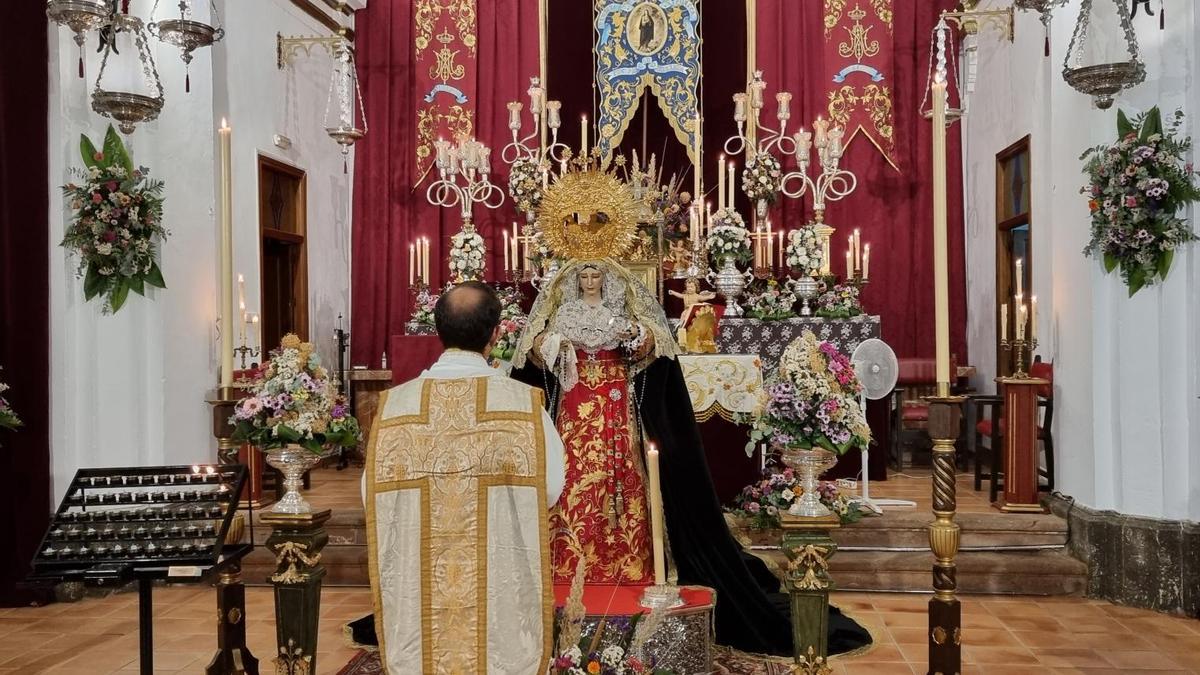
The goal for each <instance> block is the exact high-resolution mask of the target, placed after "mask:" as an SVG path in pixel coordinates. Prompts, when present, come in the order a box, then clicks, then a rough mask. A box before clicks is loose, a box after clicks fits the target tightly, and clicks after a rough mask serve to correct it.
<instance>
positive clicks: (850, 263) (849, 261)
mask: <svg viewBox="0 0 1200 675" xmlns="http://www.w3.org/2000/svg"><path fill="white" fill-rule="evenodd" d="M853 278H854V255H853V253H852V252H851V251H850V249H849V248H847V249H846V280H847V281H849V280H850V279H853Z"/></svg>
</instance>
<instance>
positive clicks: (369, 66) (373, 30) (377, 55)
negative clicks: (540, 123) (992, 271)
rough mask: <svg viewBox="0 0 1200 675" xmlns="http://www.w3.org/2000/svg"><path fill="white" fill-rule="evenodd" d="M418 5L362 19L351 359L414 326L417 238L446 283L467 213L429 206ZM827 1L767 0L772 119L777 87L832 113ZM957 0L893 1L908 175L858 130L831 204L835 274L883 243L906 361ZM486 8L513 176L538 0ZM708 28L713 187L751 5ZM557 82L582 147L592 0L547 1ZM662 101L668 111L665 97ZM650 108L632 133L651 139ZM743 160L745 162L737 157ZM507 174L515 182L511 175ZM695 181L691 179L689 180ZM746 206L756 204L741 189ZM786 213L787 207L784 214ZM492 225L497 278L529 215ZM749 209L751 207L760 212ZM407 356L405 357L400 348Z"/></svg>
mask: <svg viewBox="0 0 1200 675" xmlns="http://www.w3.org/2000/svg"><path fill="white" fill-rule="evenodd" d="M411 4H412V3H406V2H399V3H397V2H375V3H370V4H369V5H368V7H367V9H366V10H365V11H364V12H361V13H360V14H359V20H358V29H359V30H358V45H357V46H358V59H359V68H360V76H361V78H362V86H363V97H364V100H365V103H366V106H367V115H368V117H369V119H371V120H373V123H372V131H371V133H370V134H369V135H368V136H367V138H365V139H363V140H362V141H361V142H360V143H359V144H358V147H357V149H356V159H355V172H356V176H355V208H354V241H353V275H352V284H353V332H352V338H353V339H352V342H353V348H352V363H353V364H355V365H372V366H377V365H378V364H379V359H380V356H381V354H382V353H383V351H384V350H386V349H387V344H388V343H387V341H388V338H389V337H390V336H391V335H393V334H399V333H402V332H403V324H404V322H405V321H406V320H407V318H408V316H409V313H410V307H411V297H410V295H409V293H408V289H407V273H408V243H409V242H410V241H411V240H412V239H413V238H414V237H416V236H421V235H424V236H427V237H429V238H430V241H431V242H432V243H431V246H432V259H433V261H434V264H433V269H432V270H431V272H432V274H433V277H434V281H435V283H440V282H443V281H444V280H445V278H446V270H445V263H444V261H445V260H446V246H447V239H448V237H449V236H450V235H451V234H453V233H454V232H455V231H457V230H458V227H459V218H458V215H457V213H456V212H448V213H440V212H439V210H438V209H434V208H432V207H430V206H429V205H428V204H426V203H425V193H424V187H425V186H426V185H427V184H428V183H427V182H426V183H425V184H422V185H421V186H420V187H418V188H416V189H415V190H414V188H413V184H414V182H415V172H416V167H415V166H414V160H413V151H412V149H413V147H414V143H415V129H414V124H413V119H412V115H413V109H414V98H415V97H416V96H418V95H421V94H420V93H419V92H416V91H414V90H413V78H412V56H413V48H412V6H411ZM823 4H824V3H822V2H820V1H819V0H811V1H804V2H801V1H798V0H758V3H757V7H758V15H757V18H758V20H757V40H758V41H757V55H758V56H757V65H758V67H759V68H761V69H762V70H763V71H764V77H765V78H766V80H767V82H768V92H767V93H768V96H767V102H768V106H767V109H766V111H765V113H766V118H767V119H771V120H773V119H774V113H775V110H774V96H773V94H774V92H776V91H780V90H787V91H790V92H792V93H793V94H794V95H795V98H794V99H793V103H792V106H793V107H792V124H791V127H790V128H791V129H795V128H796V127H797V126H798V125H800V124H802V123H803V124H805V126H810V125H811V121H812V120H813V119H815V118H816V116H817V115H818V114H822V115H824V116H828V113H827V111H826V101H825V99H824V94H823V92H824V89H825V87H824V86H823V82H824V81H825V80H826V79H827V78H829V77H830V76H831V75H832V73H830V72H826V68H825V64H824V62H823V50H824V46H823V42H822V41H823V24H822V9H823ZM953 4H955V0H935V1H933V2H909V1H906V0H897V1H896V2H895V3H894V10H895V16H894V28H895V35H894V46H893V63H894V69H895V72H894V73H891V74H890V84H891V85H892V87H893V92H894V106H895V128H896V136H897V148H898V150H897V154H898V163H899V168H900V171H896V170H895V169H893V168H892V167H891V166H889V165H888V164H887V162H886V161H885V160H884V159H883V157H882V156H881V155H880V153H879V152H878V151H877V150H876V149H875V148H874V147H873V146H872V145H871V144H870V141H868V140H867V139H866V138H862V137H860V138H858V139H855V140H854V141H853V142H852V143H851V144H850V146H849V148H848V149H847V152H846V155H845V157H844V158H843V160H842V162H843V166H845V167H846V168H849V169H850V170H852V171H854V172H855V174H856V175H857V176H858V179H859V183H858V189H857V190H856V191H855V193H854V194H853V195H851V196H850V197H848V198H846V199H845V200H843V201H841V202H838V203H831V204H830V205H829V206H828V210H827V213H826V219H827V221H828V222H829V223H830V224H831V225H833V226H834V227H836V228H838V232H837V236H838V237H839V239H838V240H836V241H835V246H834V248H833V251H834V256H833V257H834V260H833V264H834V269H835V271H840V262H841V258H840V253H841V251H842V250H843V248H842V247H844V242H845V236H846V234H848V233H849V232H851V231H853V229H854V228H856V227H857V228H859V229H860V230H861V231H862V237H863V240H864V241H865V242H870V243H871V244H872V250H873V251H874V255H873V256H872V264H871V283H870V284H869V285H868V286H867V287H866V288H865V290H864V295H863V298H864V303H865V304H866V307H867V309H868V311H870V312H872V313H878V314H881V315H882V316H883V337H884V339H885V340H887V342H888V343H889V344H891V345H892V347H893V348H894V349H895V350H896V352H897V354H898V355H900V356H932V355H933V330H932V329H933V269H932V241H933V233H932V226H931V219H932V212H933V206H932V196H931V187H930V166H931V163H932V159H931V149H930V148H931V128H930V123H929V122H928V121H927V120H925V119H924V118H922V117H921V115H920V111H919V110H918V108H919V107H920V103H921V100H922V95H923V91H924V87H925V80H926V67H927V65H928V59H929V35H930V31H931V29H932V28H933V26H934V24H935V23H936V21H937V17H938V13H939V12H940V11H941V10H942V9H946V8H949V7H950V6H951V5H953ZM477 7H478V11H479V50H480V51H479V59H478V64H479V66H478V68H479V70H478V78H479V100H478V101H477V120H478V125H477V126H478V129H477V135H478V137H479V138H480V139H482V140H484V142H486V143H489V144H490V145H491V146H492V147H493V157H494V158H495V161H494V162H493V165H494V167H495V168H496V170H497V171H498V172H500V173H503V163H502V162H500V161H499V159H498V155H499V153H500V149H501V148H502V147H503V146H504V144H505V143H507V142H508V131H507V125H506V121H507V119H506V113H507V111H506V109H505V107H504V104H505V103H506V102H507V101H510V100H520V101H523V102H524V101H525V100H526V96H525V89H526V88H527V87H528V79H527V78H528V76H529V75H532V74H534V73H536V72H537V60H538V37H537V3H534V2H520V1H519V0H477ZM701 11H702V17H703V18H702V20H703V24H702V26H701V31H702V35H703V38H704V48H703V61H704V66H703V67H704V77H703V85H702V87H703V95H702V100H703V108H704V118H705V126H704V131H705V133H704V136H705V138H704V148H705V153H704V154H705V168H706V171H705V174H706V175H705V185H706V187H709V188H710V189H711V186H714V185H715V184H716V171H715V169H716V161H717V155H718V154H719V153H720V152H721V145H722V144H723V142H724V140H725V138H727V137H728V136H729V135H730V134H731V133H732V132H733V130H734V126H733V104H732V102H731V96H732V94H733V93H734V92H735V91H739V90H741V88H742V87H743V86H744V85H745V79H746V59H745V53H746V47H745V45H746V9H745V4H744V3H743V2H737V1H730V0H721V1H714V0H702V2H701ZM548 14H549V16H548V19H549V20H548V23H549V44H548V49H547V52H548V62H549V73H548V78H547V79H548V88H549V96H550V97H551V98H556V99H560V100H562V102H563V110H562V116H563V120H564V124H563V133H562V136H561V137H560V140H563V141H564V142H566V143H568V144H571V145H572V146H573V147H574V146H577V145H578V134H579V131H578V124H575V123H572V121H573V120H577V119H578V116H579V115H580V114H584V113H587V114H588V115H589V117H590V118H594V114H593V113H592V83H591V79H592V78H591V76H590V74H591V72H592V68H593V65H592V57H591V48H590V45H591V40H592V36H593V33H592V32H591V14H592V9H591V3H589V2H576V1H574V0H555V1H553V2H550V3H549V13H548ZM651 109H652V110H654V111H655V112H656V113H657V114H658V115H659V116H661V113H658V111H657V105H654V104H652V105H651ZM665 128H666V124H665V122H660V121H656V120H653V119H652V120H651V121H650V123H649V131H650V133H649V136H650V138H651V139H654V138H657V139H658V140H651V141H650V142H649V144H648V145H649V148H648V149H649V150H650V151H651V152H655V153H661V149H662V141H661V139H662V138H663V136H664V135H663V134H662V133H659V132H660V131H661V130H662V129H665ZM640 131H641V120H640V116H639V117H638V118H635V119H634V121H633V124H632V126H631V129H630V132H629V134H628V136H627V137H626V139H625V142H624V143H622V148H623V149H626V150H628V149H631V148H633V147H638V146H640V141H641V138H640V136H641V133H640ZM682 151H683V148H681V147H674V144H673V143H668V152H667V156H666V157H665V158H663V159H664V161H665V164H666V167H667V168H666V174H667V175H668V176H669V175H670V174H671V173H672V172H675V171H678V172H679V174H680V175H683V174H684V172H685V171H686V170H687V169H686V167H684V166H681V164H682V161H681V160H682V157H683V152H682ZM960 161H961V146H960V142H959V137H958V127H957V126H954V127H951V130H950V139H949V157H948V166H949V167H951V169H950V171H949V172H948V173H949V175H948V178H949V213H950V223H949V243H950V256H949V260H950V308H951V321H950V326H951V338H950V339H951V350H952V351H953V352H954V353H955V354H956V355H957V361H958V363H965V362H967V359H968V357H967V354H966V337H965V317H966V300H965V296H966V292H965V291H966V289H965V282H964V278H965V273H964V257H965V256H964V248H963V247H964V241H963V224H962V183H961V173H960V172H959V171H957V170H954V167H957V166H960ZM741 163H742V162H741V161H739V162H738V164H739V166H740V164H741ZM494 180H495V182H497V183H498V184H501V185H506V183H507V177H506V176H504V175H497V176H495V177H494ZM689 183H690V181H685V184H689ZM739 201H740V202H741V206H742V207H743V209H748V208H749V204H747V203H746V202H745V200H744V199H739ZM802 203H803V204H811V199H805V200H803V202H800V201H797V200H784V202H783V205H782V206H780V207H776V209H775V212H774V214H773V215H772V218H773V220H774V221H775V222H776V223H784V224H785V226H786V227H795V226H797V225H799V224H800V223H802V222H804V220H805V219H806V218H807V217H808V216H809V214H808V213H807V212H806V210H805V209H804V207H803V206H802ZM781 209H782V210H781ZM475 215H476V220H477V222H478V223H479V226H480V227H479V229H480V232H481V233H482V234H483V236H484V237H485V238H486V239H487V240H488V246H489V250H490V251H491V252H492V256H491V260H490V261H489V272H488V278H489V279H496V278H497V274H496V273H497V270H498V267H499V265H500V258H499V254H500V250H499V246H498V243H499V236H500V231H499V228H498V227H497V226H498V225H500V224H503V223H507V222H509V221H511V220H512V219H514V218H515V217H516V213H515V210H514V208H513V207H512V205H511V203H509V202H506V204H505V205H504V206H503V207H501V208H500V209H499V210H497V211H495V212H490V211H487V210H486V209H482V208H480V209H476V212H475ZM745 215H749V214H748V213H747V214H745ZM389 356H390V357H391V358H393V359H395V358H399V357H400V356H401V355H389Z"/></svg>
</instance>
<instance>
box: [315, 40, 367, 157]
mask: <svg viewBox="0 0 1200 675" xmlns="http://www.w3.org/2000/svg"><path fill="white" fill-rule="evenodd" d="M335 92H336V94H335ZM335 96H336V98H337V120H336V124H334V125H331V124H330V111H331V109H332V108H333V102H334V98H335ZM356 100H357V103H358V106H357V107H358V113H359V117H360V119H361V120H362V128H361V129H359V128H358V127H357V126H355V124H354V108H355V105H354V104H355V101H356ZM325 133H327V134H329V137H330V138H332V139H333V140H334V142H336V143H337V144H338V145H340V146H342V156H343V158H344V157H345V156H346V155H347V154H349V152H350V147H351V146H353V145H354V144H355V142H357V141H358V139H360V138H362V137H363V136H365V135H367V111H366V109H365V108H364V107H363V100H362V91H361V90H359V88H358V73H357V72H356V69H355V67H354V51H353V50H352V49H351V47H350V43H348V42H347V41H346V40H344V39H343V40H341V41H339V42H338V43H337V44H336V45H335V46H334V47H333V70H332V72H331V73H330V76H329V96H328V98H327V99H326V100H325ZM343 164H344V162H343Z"/></svg>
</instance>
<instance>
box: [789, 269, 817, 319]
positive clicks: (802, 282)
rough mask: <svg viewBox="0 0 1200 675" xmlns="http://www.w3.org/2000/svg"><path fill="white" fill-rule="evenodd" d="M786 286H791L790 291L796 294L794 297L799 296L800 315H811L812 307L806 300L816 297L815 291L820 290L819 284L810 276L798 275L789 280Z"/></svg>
mask: <svg viewBox="0 0 1200 675" xmlns="http://www.w3.org/2000/svg"><path fill="white" fill-rule="evenodd" d="M788 286H790V287H791V291H792V292H793V293H795V294H796V297H798V298H800V301H801V305H800V316H812V308H811V307H809V306H808V301H809V300H812V299H813V298H815V297H817V291H818V290H820V288H821V285H820V284H818V283H817V280H816V279H813V278H812V277H800V278H799V279H792V280H789V281H788Z"/></svg>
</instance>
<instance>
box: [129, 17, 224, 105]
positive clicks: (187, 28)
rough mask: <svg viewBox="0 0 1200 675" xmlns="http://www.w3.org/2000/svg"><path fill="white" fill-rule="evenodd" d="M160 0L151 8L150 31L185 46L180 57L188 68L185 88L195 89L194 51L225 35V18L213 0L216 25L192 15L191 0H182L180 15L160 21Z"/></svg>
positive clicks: (171, 42)
mask: <svg viewBox="0 0 1200 675" xmlns="http://www.w3.org/2000/svg"><path fill="white" fill-rule="evenodd" d="M158 3H159V0H154V8H153V9H151V10H150V24H149V26H148V27H149V29H150V33H151V34H153V35H154V37H156V38H158V39H159V40H162V41H163V42H165V43H167V44H169V45H175V46H176V47H178V48H179V49H181V50H182V52H183V53H182V54H180V58H182V59H183V63H184V64H185V66H186V68H187V73H186V75H184V91H185V92H190V91H191V90H192V73H191V64H192V52H194V51H196V50H197V49H200V48H202V47H211V46H213V45H214V44H216V43H217V42H220V41H221V38H223V37H225V29H224V28H223V27H222V26H221V18H220V15H219V14H218V13H217V5H216V3H215V2H212V0H210V6H211V7H212V10H211V11H212V22H213V25H211V26H210V25H209V24H206V23H204V22H202V21H196V20H195V19H192V18H191V13H192V6H191V0H179V18H178V19H163V20H161V21H156V20H155V17H156V16H157V14H158Z"/></svg>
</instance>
